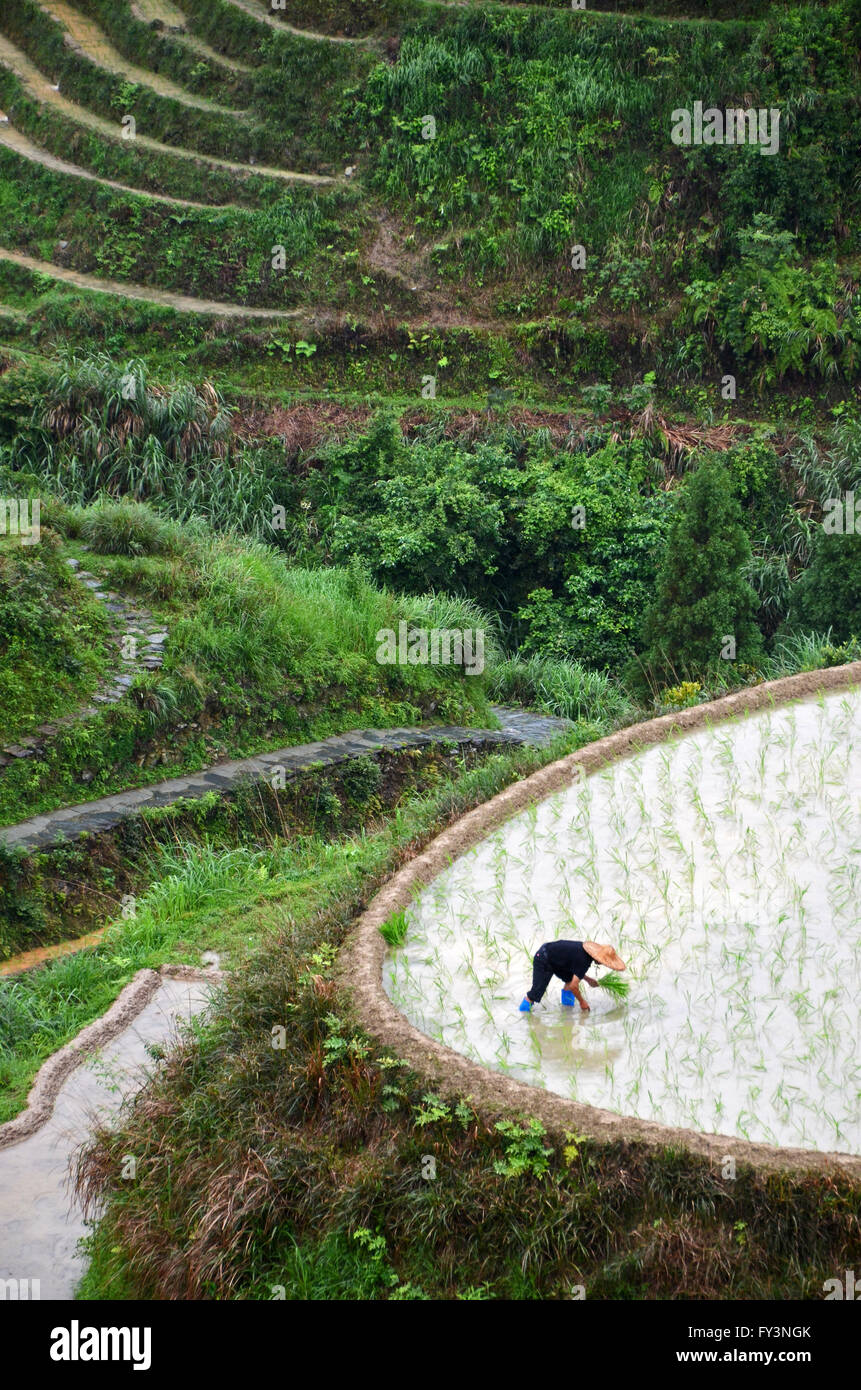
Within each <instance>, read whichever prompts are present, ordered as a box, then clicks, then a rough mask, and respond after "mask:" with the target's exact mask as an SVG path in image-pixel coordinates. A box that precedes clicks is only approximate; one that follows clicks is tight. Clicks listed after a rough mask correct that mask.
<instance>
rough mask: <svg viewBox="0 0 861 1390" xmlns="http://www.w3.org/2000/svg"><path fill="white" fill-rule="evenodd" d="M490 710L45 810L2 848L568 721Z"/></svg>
mask: <svg viewBox="0 0 861 1390" xmlns="http://www.w3.org/2000/svg"><path fill="white" fill-rule="evenodd" d="M492 709H493V713H494V714H495V715H496V717H497V719H498V720H499V722H500V725H501V728H499V729H473V728H470V727H468V726H466V725H460V724H440V725H428V726H425V727H424V728H397V729H353V730H350V731H349V732H347V733H344V734H333V735H332V736H331V737H330V738H326V739H322V740H321V741H320V742H318V743H304V744H298V745H295V746H292V747H288V748H278V749H275V750H274V751H272V752H269V753H261V754H259V755H258V756H257V757H253V758H241V759H238V760H236V761H233V762H226V763H216V764H215V765H214V766H213V767H210V768H205V769H203V770H202V771H201V772H192V773H189V774H188V775H187V776H185V777H172V778H170V779H169V780H168V781H166V782H156V783H153V784H152V785H150V786H146V787H139V788H133V789H130V790H128V791H124V792H117V793H115V794H114V795H113V796H104V797H100V798H99V799H98V800H96V801H84V802H81V803H79V804H78V805H76V806H67V807H64V808H63V809H62V810H58V811H46V812H45V813H44V814H43V815H40V816H33V817H32V818H31V819H30V820H27V821H21V822H20V823H19V824H18V825H7V826H2V827H0V844H5V845H8V846H9V847H10V848H11V847H17V848H20V849H24V850H40V849H47V848H49V847H51V846H53V845H57V844H59V843H61V842H62V841H63V840H68V839H76V838H77V837H78V836H79V835H84V834H95V833H98V832H99V831H104V830H110V829H112V828H113V827H114V826H116V825H119V823H120V821H122V820H125V819H126V818H127V817H128V816H132V815H134V814H135V813H136V812H138V811H141V810H144V809H146V808H153V807H165V806H171V805H173V803H174V802H176V801H179V800H181V799H185V798H188V799H194V800H196V799H197V798H199V797H201V796H206V795H207V793H209V792H225V791H229V790H230V788H231V787H233V786H234V785H235V784H237V783H239V782H242V781H244V780H246V779H248V778H251V779H252V780H258V781H259V780H261V779H263V778H266V777H271V775H272V773H273V771H274V769H275V768H283V769H284V775H285V778H286V780H288V781H289V780H291V778H293V777H297V776H299V775H300V773H302V772H306V771H307V770H308V769H309V768H311V767H317V766H327V767H330V766H333V765H334V764H337V763H343V762H347V761H348V760H349V759H351V758H361V757H366V756H367V755H368V754H369V753H378V752H382V751H384V750H388V751H390V752H391V751H400V750H402V749H405V748H423V747H426V746H427V745H428V744H431V743H439V742H453V743H457V744H463V745H468V744H474V743H476V742H478V743H482V744H486V743H502V744H531V745H532V746H534V747H541V746H543V745H544V744H546V743H549V742H550V741H551V740H552V739H553V738H555V737H556V736H557V735H558V734H560V733H563V732H564V731H565V730H566V729H568V728H570V724H569V721H568V720H566V719H557V718H555V717H553V716H552V715H544V714H535V713H533V712H531V711H529V710H514V709H505V708H503V707H501V706H498V705H497V706H492Z"/></svg>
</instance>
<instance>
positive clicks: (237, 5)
mask: <svg viewBox="0 0 861 1390" xmlns="http://www.w3.org/2000/svg"><path fill="white" fill-rule="evenodd" d="M226 3H227V4H228V5H232V6H233V8H234V9H236V10H243V11H244V12H245V14H247V15H250V16H251V18H252V19H256V20H259V22H260V23H261V24H268V25H269V27H270V29H278V30H280V31H281V32H282V33H285V32H286V33H288V34H295V36H296V38H297V39H309V40H310V41H311V42H312V43H351V44H356V45H359V46H362V45H368V44H371V43H373V40H372V39H366V38H355V39H354V38H345V37H344V36H343V35H341V34H318V33H317V32H316V30H313V29H297V28H296V27H295V25H293V24H288V23H287V22H286V20H283V19H276V18H275V15H274V14H272V13H271V12H267V11H266V10H264V9H263V8H262V6H260V5H257V4H255V0H226Z"/></svg>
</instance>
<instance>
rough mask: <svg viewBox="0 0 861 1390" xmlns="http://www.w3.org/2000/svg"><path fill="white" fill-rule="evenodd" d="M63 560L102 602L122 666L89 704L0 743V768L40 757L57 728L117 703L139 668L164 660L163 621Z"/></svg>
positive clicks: (75, 562) (151, 667)
mask: <svg viewBox="0 0 861 1390" xmlns="http://www.w3.org/2000/svg"><path fill="white" fill-rule="evenodd" d="M66 563H67V564H68V565H69V566H71V568H72V570H73V571H74V573H75V577H76V578H77V579H79V580H80V582H81V583H82V584H85V585H86V587H87V588H88V589H90V590H91V591H92V593H93V596H94V598H97V599H100V600H101V601H102V603H104V605H105V608H106V609H107V611H108V615H109V618H110V621H111V626H112V628H113V635H114V641H115V642H116V645H117V649H118V653H119V657H120V659H121V660H122V668H121V669H120V670H118V671H115V672H114V673H112V674H111V676H110V677H109V678H108V679H107V680H105V681H102V683H101V684H100V685H99V687H98V689H97V691H96V693H95V694H94V695H93V696H92V703H91V704H88V705H85V706H83V707H82V708H81V709H77V710H75V711H74V712H73V713H72V714H64V715H62V716H61V717H60V718H59V719H52V720H50V721H49V722H48V723H46V724H40V725H39V727H38V728H37V729H34V730H33V733H32V734H28V735H27V737H26V738H21V739H19V740H18V742H17V743H8V744H0V769H2V768H4V767H8V766H9V765H10V763H13V762H15V761H17V760H20V759H22V758H35V757H39V756H41V755H42V754H43V753H44V751H45V747H46V745H47V744H48V743H49V742H50V740H51V739H52V738H54V737H55V735H56V734H57V733H58V732H59V731H60V729H67V728H68V727H69V726H70V725H71V724H77V723H80V721H81V720H83V719H88V718H89V717H90V716H91V715H93V714H98V712H99V708H100V706H104V705H115V704H117V703H118V702H119V701H120V700H122V699H124V698H125V696H126V695H127V694H128V692H129V688H130V686H131V684H132V682H133V680H134V678H135V676H137V675H139V674H140V673H141V672H143V671H157V670H158V668H159V667H160V666H161V664H162V662H163V661H164V644H165V642H166V641H167V629H166V628H165V626H164V624H163V623H159V622H157V621H156V619H155V618H153V616H152V614H151V613H149V612H148V611H147V610H146V609H145V608H138V607H134V606H133V605H132V604H130V603H128V602H127V601H126V600H125V599H124V598H122V597H121V595H120V594H114V593H111V592H109V591H106V590H105V589H104V588H103V587H102V584H101V581H100V580H98V579H96V577H95V576H94V575H92V574H90V572H89V570H83V569H81V562H80V560H75V559H70V560H67V561H66Z"/></svg>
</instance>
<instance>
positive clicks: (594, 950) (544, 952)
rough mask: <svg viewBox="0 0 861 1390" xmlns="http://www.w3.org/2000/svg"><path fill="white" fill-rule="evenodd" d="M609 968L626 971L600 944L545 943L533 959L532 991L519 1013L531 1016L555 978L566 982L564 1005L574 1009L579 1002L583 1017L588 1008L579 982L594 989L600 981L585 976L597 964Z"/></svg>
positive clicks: (590, 942) (615, 953) (588, 942)
mask: <svg viewBox="0 0 861 1390" xmlns="http://www.w3.org/2000/svg"><path fill="white" fill-rule="evenodd" d="M596 961H597V963H598V964H599V965H606V966H607V968H608V970H624V969H625V962H624V961H623V960H622V957H621V956H620V955H618V954H617V952H616V951H614V949H613V947H612V946H600V945H599V944H598V942H597V941H545V943H544V945H543V946H539V947H538V950H537V951H536V952H535V955H534V956H533V958H532V988H531V989H530V990H528V991H527V994H526V998H525V999H524V1000H523V1003H522V1004H521V1005H520V1012H521V1013H522V1014H528V1013H530V1012H531V1010H532V1005H533V1004H540V1002H541V1000H542V999H543V998H544V992H545V990H546V989H547V986H548V985H549V984H550V981H551V980H552V979H553V976H554V975H557V976H558V977H559V979H560V980H564V982H565V983H564V984H563V987H562V1003H563V1004H567V1005H568V1006H569V1007H573V1005H574V1001H575V999H576V1001H577V1003H578V1004H579V1005H580V1008H581V1009H582V1010H583V1012H584V1014H587V1013H588V1012H589V1005H588V1004H587V1003H586V1000H585V999H584V998H583V995H582V993H581V991H580V982H581V980H585V981H586V983H587V984H589V985H591V986H592V988H593V989H594V988H595V986H596V985H597V983H598V981H597V980H593V979H592V977H591V975H588V974H587V973H586V972H587V971H588V969H589V967H590V966H592V965H594V964H595V963H596Z"/></svg>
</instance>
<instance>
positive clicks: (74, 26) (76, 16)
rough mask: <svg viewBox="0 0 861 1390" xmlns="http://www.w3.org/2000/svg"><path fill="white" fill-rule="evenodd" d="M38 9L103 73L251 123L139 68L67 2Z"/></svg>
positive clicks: (47, 2) (44, 3)
mask: <svg viewBox="0 0 861 1390" xmlns="http://www.w3.org/2000/svg"><path fill="white" fill-rule="evenodd" d="M39 8H40V9H41V10H42V12H43V14H47V15H50V16H51V18H52V19H54V20H56V21H57V22H58V23H59V24H60V25H61V27H62V29H63V31H64V34H65V35H66V44H67V46H68V47H69V48H71V49H72V51H73V52H78V53H81V54H82V55H83V56H84V57H85V58H88V59H89V61H90V62H91V63H93V64H95V66H96V67H98V68H101V69H102V70H103V71H104V72H111V73H114V74H115V75H116V76H117V77H122V78H123V79H124V80H125V81H126V82H135V83H137V84H138V86H141V87H145V88H149V90H150V91H153V92H156V93H157V94H158V95H159V96H162V97H170V98H171V99H172V100H173V101H178V102H180V103H181V104H182V105H183V106H190V107H193V108H195V109H196V110H198V111H209V112H211V113H212V114H213V115H218V116H232V117H233V118H234V119H235V120H242V121H245V120H248V118H249V114H250V113H249V112H247V111H239V110H237V109H236V108H235V107H231V106H222V105H220V104H219V103H218V102H215V101H211V100H210V99H209V98H208V97H196V96H194V94H193V93H192V92H189V91H187V90H186V88H185V87H180V86H179V84H178V83H176V82H172V81H171V80H170V78H168V77H162V76H161V74H160V73H157V72H154V71H153V70H152V69H151V68H139V67H136V66H135V64H134V63H130V62H129V61H128V59H126V58H124V57H123V55H122V53H120V52H119V51H118V50H117V49H116V48H114V46H113V44H112V43H111V42H110V40H109V39H108V37H107V35H106V34H104V33H103V32H102V30H101V29H100V28H99V27H98V25H97V24H94V23H93V21H92V20H91V19H88V18H87V17H86V15H82V14H81V13H80V11H79V10H76V9H73V7H72V6H71V5H67V4H66V0H40V3H39ZM70 40H71V42H70Z"/></svg>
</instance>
